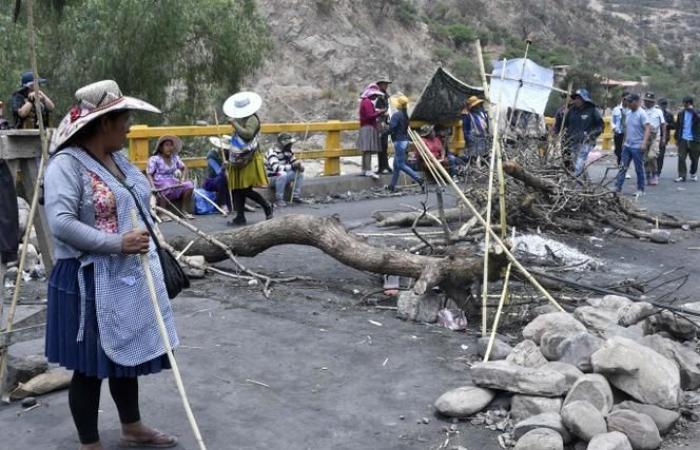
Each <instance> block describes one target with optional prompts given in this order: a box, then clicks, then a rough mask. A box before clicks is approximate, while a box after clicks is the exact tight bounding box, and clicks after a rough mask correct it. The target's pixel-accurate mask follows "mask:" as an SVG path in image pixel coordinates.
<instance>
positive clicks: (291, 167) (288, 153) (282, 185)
mask: <svg viewBox="0 0 700 450" xmlns="http://www.w3.org/2000/svg"><path fill="white" fill-rule="evenodd" d="M295 142H296V139H294V138H293V137H292V136H291V135H289V134H287V133H281V134H279V135H278V136H277V145H276V146H274V147H272V148H270V150H268V151H267V157H266V159H265V167H266V168H267V176H268V178H269V179H270V185H271V186H274V187H275V206H276V207H278V208H279V207H283V206H286V205H287V203H286V202H285V201H284V191H285V189H286V188H287V185H288V184H292V186H293V190H294V191H293V192H292V201H293V202H294V203H303V200H302V199H301V188H302V185H303V184H304V166H303V165H302V163H301V161H298V160H297V159H296V158H295V157H294V150H293V149H292V146H293V145H294V143H295Z"/></svg>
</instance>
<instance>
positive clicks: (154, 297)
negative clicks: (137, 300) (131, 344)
mask: <svg viewBox="0 0 700 450" xmlns="http://www.w3.org/2000/svg"><path fill="white" fill-rule="evenodd" d="M131 222H132V223H133V225H134V229H137V228H138V227H139V219H138V215H137V213H136V210H135V209H132V210H131ZM139 258H140V259H141V266H142V268H143V273H144V274H145V275H146V284H147V285H148V292H149V294H150V295H149V296H150V299H151V304H152V305H153V312H154V314H155V319H156V321H157V322H158V331H160V337H161V339H162V340H163V347H164V348H165V352H166V354H167V355H168V361H170V367H171V368H172V370H173V375H174V376H175V384H176V385H177V390H178V392H179V393H180V399H181V400H182V405H183V406H184V407H185V414H186V415H187V420H188V421H189V422H190V427H192V432H193V433H194V438H195V440H196V441H197V445H198V446H199V448H200V450H206V446H205V445H204V440H203V439H202V435H201V433H200V432H199V427H198V426H197V421H196V420H195V418H194V414H193V413H192V407H190V402H189V400H188V399H187V393H186V392H185V385H184V384H183V383H182V377H181V376H180V369H179V368H178V366H177V361H176V360H175V355H173V348H172V346H171V345H170V338H169V337H168V330H167V329H166V328H165V321H164V320H163V314H162V312H161V310H160V305H159V304H158V294H157V293H156V286H155V284H154V283H153V273H152V272H151V266H150V264H149V262H148V253H142V254H141V255H140V256H139Z"/></svg>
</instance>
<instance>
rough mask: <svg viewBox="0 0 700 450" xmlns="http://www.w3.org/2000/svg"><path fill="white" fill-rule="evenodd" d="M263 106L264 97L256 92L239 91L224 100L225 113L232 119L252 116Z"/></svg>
mask: <svg viewBox="0 0 700 450" xmlns="http://www.w3.org/2000/svg"><path fill="white" fill-rule="evenodd" d="M261 106H262V98H261V97H260V96H259V95H258V94H256V93H255V92H239V93H237V94H233V95H232V96H230V97H229V98H227V99H226V101H225V102H224V114H226V116H227V117H229V118H231V119H242V118H244V117H248V116H252V115H253V114H255V113H256V112H258V110H259V109H260V107H261Z"/></svg>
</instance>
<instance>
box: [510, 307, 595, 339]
mask: <svg viewBox="0 0 700 450" xmlns="http://www.w3.org/2000/svg"><path fill="white" fill-rule="evenodd" d="M548 331H563V332H565V333H566V332H570V333H575V332H577V331H586V327H585V326H584V325H583V324H582V323H581V322H579V321H578V320H576V319H575V318H574V316H572V315H571V314H569V313H565V312H555V313H548V314H542V315H541V316H537V317H536V318H535V320H533V321H532V322H530V323H528V324H527V325H526V326H525V328H524V329H523V337H524V338H525V339H530V340H532V341H534V342H535V344H537V345H539V344H540V340H541V339H542V335H543V334H544V333H546V332H548Z"/></svg>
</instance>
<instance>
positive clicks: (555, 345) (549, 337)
mask: <svg viewBox="0 0 700 450" xmlns="http://www.w3.org/2000/svg"><path fill="white" fill-rule="evenodd" d="M577 333H585V331H573V332H572V331H561V330H554V331H547V332H546V333H544V334H543V335H542V338H541V339H540V351H541V352H542V355H544V357H545V358H547V359H548V360H550V361H558V360H559V357H560V356H561V355H560V354H559V344H561V343H562V342H564V341H565V340H566V339H567V338H568V337H569V336H571V335H573V334H577Z"/></svg>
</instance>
